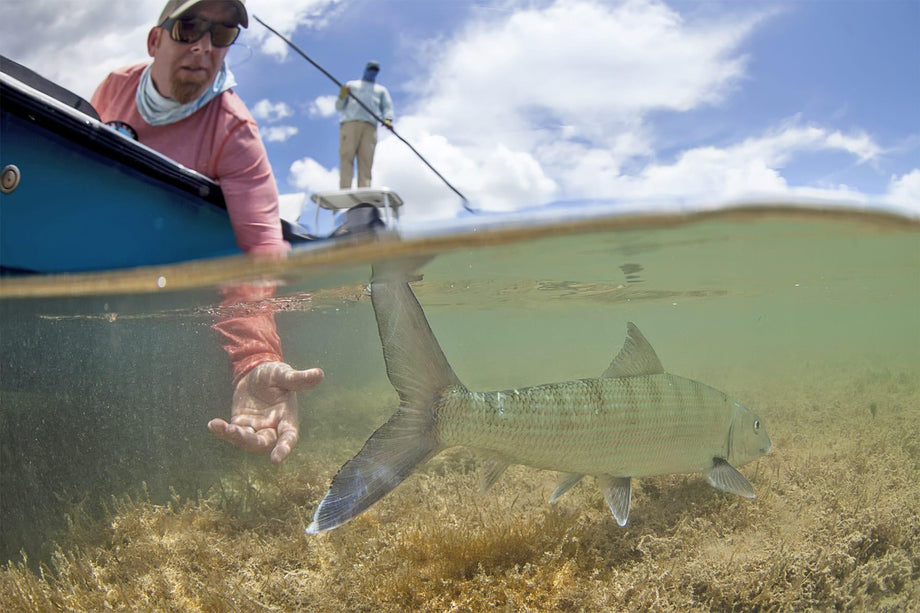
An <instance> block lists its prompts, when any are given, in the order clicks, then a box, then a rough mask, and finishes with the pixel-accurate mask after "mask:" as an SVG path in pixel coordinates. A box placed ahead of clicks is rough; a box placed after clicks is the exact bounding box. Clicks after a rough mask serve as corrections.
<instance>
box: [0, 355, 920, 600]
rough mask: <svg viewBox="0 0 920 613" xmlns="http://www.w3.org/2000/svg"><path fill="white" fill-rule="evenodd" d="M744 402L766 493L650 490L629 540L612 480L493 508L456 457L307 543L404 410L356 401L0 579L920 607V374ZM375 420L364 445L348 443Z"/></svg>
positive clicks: (827, 377) (28, 587)
mask: <svg viewBox="0 0 920 613" xmlns="http://www.w3.org/2000/svg"><path fill="white" fill-rule="evenodd" d="M726 391H727V392H729V393H730V394H731V395H733V396H736V397H738V398H741V399H743V400H744V401H745V403H746V404H748V405H749V406H751V407H755V408H756V410H757V411H758V412H759V413H760V414H761V415H762V416H763V417H764V418H765V420H766V421H767V425H768V427H769V429H770V433H771V437H772V439H773V443H774V448H773V451H772V452H771V454H770V455H769V456H767V457H765V458H762V459H760V460H758V461H757V462H754V463H752V464H749V465H747V466H745V467H744V468H743V469H742V470H743V472H744V473H745V474H746V475H747V476H748V477H749V478H750V479H751V481H752V483H753V484H754V486H755V488H756V490H757V498H756V499H754V500H746V499H742V498H738V497H735V496H729V495H726V494H724V493H722V492H719V491H716V490H714V489H712V488H711V487H709V486H708V485H707V484H706V482H705V480H704V478H703V477H702V476H701V475H673V476H667V477H660V478H654V479H643V480H637V482H636V483H635V485H634V493H633V505H632V512H631V514H630V518H629V524H628V526H627V527H626V528H622V529H621V528H619V527H618V526H617V525H616V522H615V521H614V519H613V517H612V516H611V515H610V513H609V511H608V510H607V507H606V505H605V503H604V501H603V498H602V497H601V494H600V492H599V491H598V490H597V488H596V487H595V485H594V483H593V479H590V478H587V479H585V480H584V481H583V482H582V483H580V484H579V485H578V486H576V487H575V488H574V489H573V490H572V491H571V492H569V493H568V494H566V495H565V496H564V497H563V498H562V499H561V500H560V501H559V502H558V503H557V504H555V505H549V504H547V502H546V501H547V500H548V498H549V493H550V492H551V491H552V488H553V486H554V482H555V478H556V475H555V474H554V473H550V472H546V471H538V470H535V469H530V468H527V467H512V468H511V469H509V470H508V471H507V473H506V474H505V475H504V476H503V477H502V478H501V479H500V480H499V482H498V483H497V484H496V485H495V486H494V487H493V488H492V489H491V490H490V491H489V492H487V493H486V494H484V495H481V494H480V493H479V491H478V489H479V482H478V462H477V460H476V458H475V457H474V456H473V455H472V454H471V453H469V452H468V451H465V450H452V451H449V452H446V453H443V454H441V455H440V456H438V457H437V458H435V459H434V460H432V461H431V462H429V463H428V464H427V465H426V466H425V467H424V468H423V469H422V470H421V471H420V472H419V473H418V474H416V475H414V476H413V477H411V478H410V479H408V480H407V481H406V482H405V483H404V484H403V485H401V486H400V487H399V488H397V489H396V490H395V491H394V492H393V493H392V494H390V495H389V496H387V497H386V498H384V499H383V500H382V501H381V502H380V503H378V504H377V505H376V506H374V507H373V508H372V509H371V510H370V511H368V512H367V513H365V514H364V515H362V516H360V517H359V518H357V519H356V520H355V521H353V522H351V523H349V524H348V525H346V526H344V527H342V528H339V529H337V530H334V531H332V532H331V533H328V534H324V535H320V536H308V535H306V534H304V529H305V528H306V526H307V525H308V524H309V522H310V519H311V515H312V512H313V510H314V508H315V505H316V504H317V503H318V502H319V500H320V499H321V498H322V495H323V494H324V493H325V490H326V488H327V486H328V483H329V480H330V478H331V477H332V475H333V474H334V473H335V470H336V469H337V468H338V466H339V465H340V464H341V463H342V462H344V461H345V460H347V459H348V458H349V457H350V455H352V454H353V453H354V452H356V451H357V449H359V448H360V446H361V444H362V443H363V437H365V436H367V435H368V434H369V433H370V432H371V431H373V428H374V426H375V424H377V423H381V422H382V421H383V420H384V419H385V418H386V415H387V413H388V412H389V411H390V410H392V400H393V399H392V398H390V397H387V398H386V400H385V402H384V400H383V399H381V397H380V396H379V395H377V396H374V395H371V394H368V393H365V392H360V391H350V392H348V393H346V394H342V395H341V396H340V397H337V398H336V399H335V402H333V403H331V405H332V406H327V407H323V408H317V410H316V411H315V412H314V413H313V414H312V415H311V416H310V422H311V425H310V429H309V432H308V434H309V436H307V437H305V440H304V441H303V442H302V443H301V445H300V447H299V449H298V450H297V452H296V454H295V456H294V457H292V458H291V459H289V460H288V461H287V462H286V464H285V465H284V466H283V467H281V468H280V469H279V468H275V467H270V466H268V465H267V463H266V462H262V461H253V462H251V463H248V464H247V465H246V468H245V470H241V471H239V472H238V473H234V474H228V475H227V476H226V477H225V478H224V479H223V480H222V482H221V484H220V487H216V488H214V489H213V490H211V491H210V492H208V493H206V494H202V495H201V496H200V497H198V498H197V499H185V498H180V497H179V496H176V497H175V499H174V500H173V501H172V502H171V503H169V504H165V505H157V504H152V503H150V502H149V500H145V497H144V496H136V497H133V498H128V497H124V498H121V499H119V500H114V501H112V502H111V503H110V504H109V512H108V517H107V519H105V520H104V521H101V522H99V521H91V520H89V519H88V518H84V520H83V521H75V522H74V525H73V527H72V529H71V530H70V534H69V535H68V537H67V539H65V541H64V542H61V543H60V546H59V549H58V551H57V553H56V554H55V556H54V558H53V559H52V560H51V561H50V562H48V563H47V564H43V565H41V566H40V568H39V569H38V570H35V569H34V567H33V566H30V565H29V564H27V563H22V562H20V563H9V564H7V566H6V567H5V568H3V569H0V610H3V611H9V612H14V611H103V610H122V611H148V610H156V611H298V610H300V611H409V610H413V611H483V610H487V609H488V610H504V611H644V610H650V611H659V610H668V611H691V610H692V611H698V610H716V611H836V610H853V611H920V502H918V501H920V437H918V432H920V373H917V372H914V371H895V370H891V369H884V368H881V369H879V368H873V367H872V366H866V367H864V368H861V369H854V370H852V371H850V372H841V371H839V370H836V371H833V372H815V373H811V374H810V375H809V376H808V378H807V379H805V378H802V379H799V380H797V381H794V382H791V383H790V382H788V381H776V380H772V381H768V380H758V381H757V382H755V383H751V384H748V385H739V386H738V387H737V388H736V389H733V390H726ZM327 404H329V403H327ZM354 407H362V409H361V410H360V414H359V412H358V410H356V409H355V408H354ZM368 407H371V408H370V409H369V408H368ZM358 418H360V419H361V420H363V421H364V422H366V423H364V424H362V426H361V428H364V429H365V430H366V431H364V430H362V433H361V434H360V435H357V434H354V432H355V430H354V429H353V426H349V428H348V430H346V429H344V428H343V426H342V423H343V422H342V421H341V420H345V421H346V422H347V423H349V424H351V423H353V420H355V419H358Z"/></svg>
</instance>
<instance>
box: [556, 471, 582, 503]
mask: <svg viewBox="0 0 920 613" xmlns="http://www.w3.org/2000/svg"><path fill="white" fill-rule="evenodd" d="M582 477H584V475H582V474H579V473H565V474H563V475H560V476H559V481H558V482H557V483H556V489H554V490H553V493H552V495H550V497H549V503H550V504H555V503H556V501H557V500H559V498H560V497H562V495H563V494H565V493H566V492H567V491H569V490H570V489H572V488H573V487H574V486H575V484H576V483H578V482H579V481H581V478H582Z"/></svg>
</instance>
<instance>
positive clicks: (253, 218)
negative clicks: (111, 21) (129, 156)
mask: <svg viewBox="0 0 920 613" xmlns="http://www.w3.org/2000/svg"><path fill="white" fill-rule="evenodd" d="M146 67H147V62H141V63H139V64H133V65H131V66H126V67H124V68H120V69H118V70H116V71H114V72H112V73H111V74H110V75H109V76H108V77H106V79H105V80H104V81H103V82H102V84H100V85H99V87H98V88H97V89H96V93H94V94H93V98H92V105H93V107H95V109H96V111H97V112H98V113H99V116H100V117H101V118H102V121H104V122H107V121H123V122H125V123H127V124H128V125H130V126H131V127H132V128H134V130H135V132H137V138H138V140H139V141H140V142H141V143H143V144H145V145H147V146H148V147H150V148H151V149H154V150H156V151H159V152H160V153H162V154H163V155H165V156H166V157H169V158H172V159H173V160H175V161H177V162H179V163H180V164H182V165H183V166H185V167H186V168H191V169H193V170H196V171H198V172H200V173H201V174H203V175H205V176H206V177H209V178H211V179H213V180H214V181H216V182H217V183H218V184H219V185H220V189H221V191H222V192H223V193H224V201H225V202H226V204H227V211H228V212H229V213H230V223H231V224H232V225H233V231H234V234H235V235H236V243H237V245H238V246H239V247H240V249H242V250H243V251H245V252H247V253H282V252H285V251H287V250H288V249H290V245H289V244H288V243H287V242H286V241H285V240H284V238H283V237H282V235H281V220H280V217H279V213H278V187H277V186H276V184H275V177H274V175H273V174H272V169H271V165H270V164H269V163H268V155H267V154H266V152H265V146H264V145H263V144H262V139H261V138H259V129H258V127H257V125H256V122H255V120H254V119H253V118H252V115H251V114H250V112H249V109H247V108H246V105H245V104H244V103H243V101H242V100H240V97H239V96H237V95H236V94H235V93H234V92H233V90H227V91H225V92H223V93H222V94H220V95H219V96H218V97H217V98H215V99H214V100H212V101H211V102H209V103H208V104H206V105H205V106H203V107H202V108H201V109H199V110H198V111H196V112H195V113H193V114H192V115H190V116H189V117H186V118H185V119H182V120H181V121H177V122H176V123H172V124H168V125H164V126H152V125H150V124H149V123H147V122H146V121H144V119H143V117H141V115H140V113H139V112H138V110H137V104H136V102H135V96H136V94H137V87H138V84H139V83H140V78H141V73H142V72H143V71H144V69H145V68H146Z"/></svg>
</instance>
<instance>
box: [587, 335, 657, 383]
mask: <svg viewBox="0 0 920 613" xmlns="http://www.w3.org/2000/svg"><path fill="white" fill-rule="evenodd" d="M662 373H664V367H663V366H662V365H661V360H659V359H658V355H657V354H656V353H655V350H654V349H652V346H651V345H650V344H649V342H648V341H647V340H646V339H645V337H644V336H643V335H642V333H641V332H639V328H637V327H636V324H634V323H633V322H631V321H630V322H627V324H626V340H625V341H624V342H623V347H622V348H621V349H620V352H619V353H618V354H617V355H616V357H615V358H613V361H612V362H611V363H610V366H608V367H607V370H605V371H604V374H603V375H601V376H602V377H607V378H611V379H615V378H618V377H638V376H642V375H660V374H662Z"/></svg>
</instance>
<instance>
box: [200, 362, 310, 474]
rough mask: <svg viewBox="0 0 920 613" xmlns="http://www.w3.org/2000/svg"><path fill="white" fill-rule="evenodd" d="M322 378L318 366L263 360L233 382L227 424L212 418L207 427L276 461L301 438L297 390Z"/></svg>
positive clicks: (284, 456)
mask: <svg viewBox="0 0 920 613" xmlns="http://www.w3.org/2000/svg"><path fill="white" fill-rule="evenodd" d="M323 377H325V374H324V373H323V371H322V370H321V369H319V368H310V369H308V370H294V369H293V368H291V367H290V366H289V365H288V364H285V363H284V362H263V363H262V364H259V365H258V366H256V367H255V368H253V369H252V370H250V371H249V372H248V373H246V374H245V375H244V376H243V378H242V379H240V380H239V383H237V384H236V389H234V390H233V406H232V415H233V416H232V417H231V418H230V423H227V422H226V421H224V420H223V419H212V420H211V421H210V422H208V429H209V430H210V431H211V432H212V433H213V434H214V435H215V436H216V437H217V438H220V439H223V440H225V441H228V442H230V443H233V444H234V445H236V446H237V447H240V448H242V449H245V450H246V451H248V452H250V453H260V454H264V453H269V452H271V459H272V462H274V463H275V464H277V463H279V462H281V461H283V460H284V459H285V458H286V457H287V456H288V454H289V453H291V450H292V449H293V448H294V445H296V444H297V441H298V439H299V438H300V421H299V419H298V417H297V395H296V392H303V391H306V390H309V389H313V388H314V387H316V386H317V385H319V384H320V383H321V382H322V380H323Z"/></svg>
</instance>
